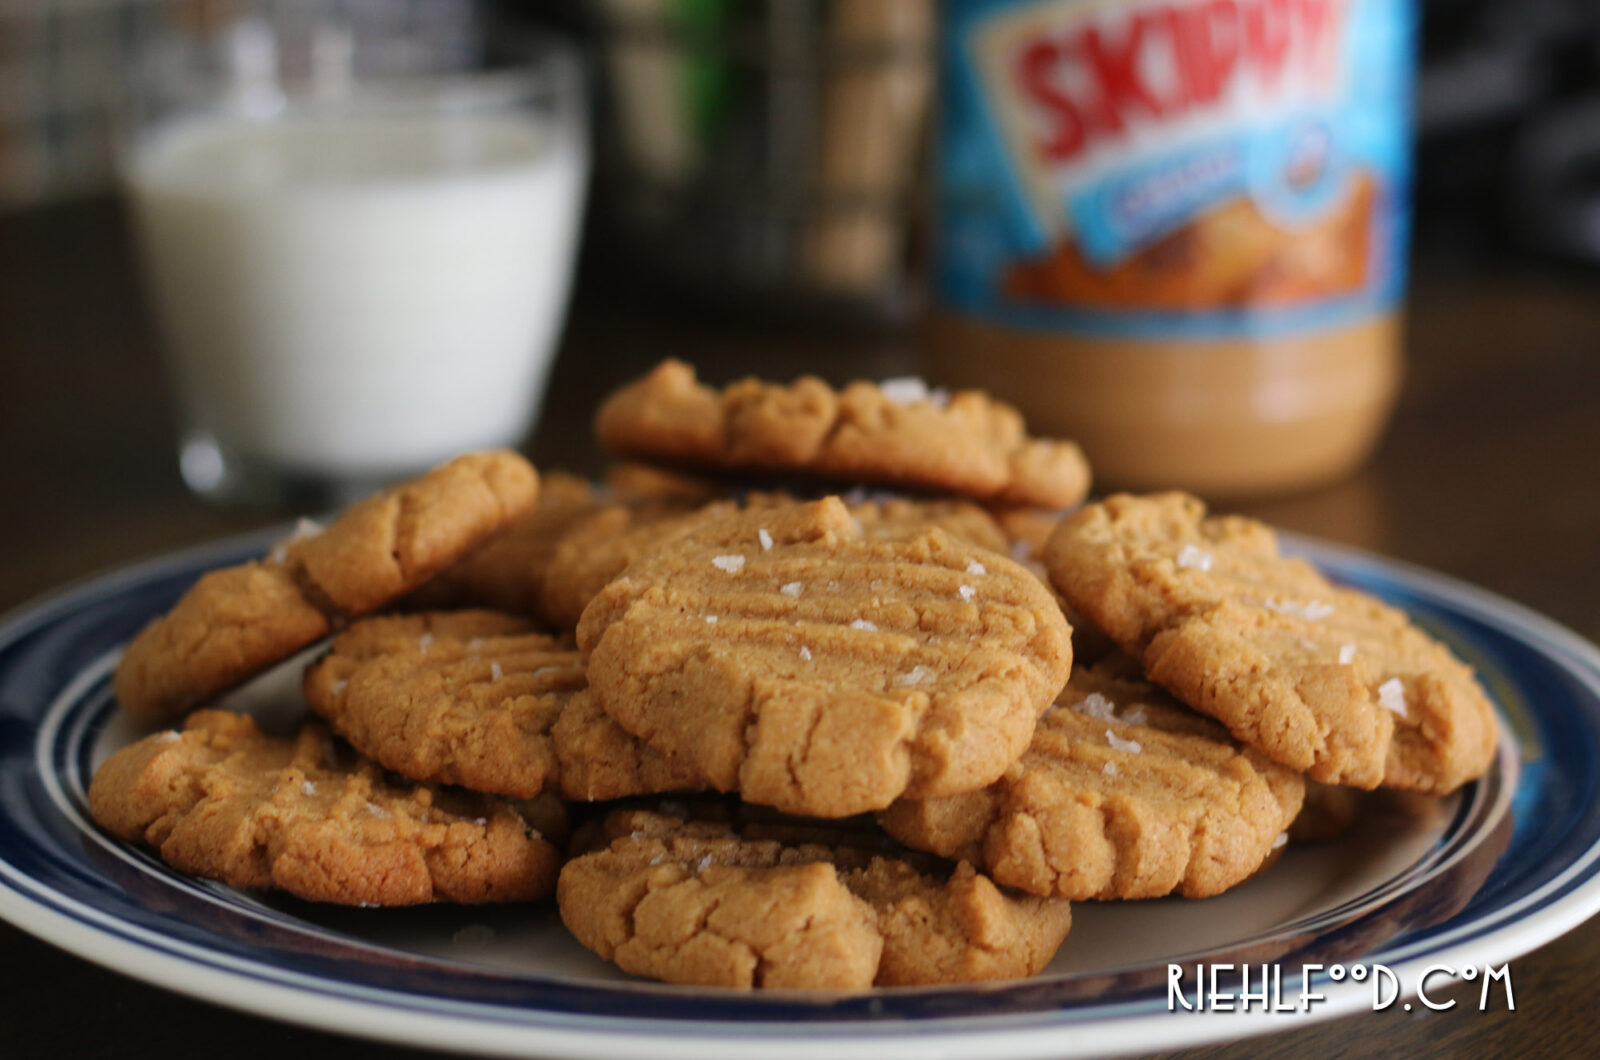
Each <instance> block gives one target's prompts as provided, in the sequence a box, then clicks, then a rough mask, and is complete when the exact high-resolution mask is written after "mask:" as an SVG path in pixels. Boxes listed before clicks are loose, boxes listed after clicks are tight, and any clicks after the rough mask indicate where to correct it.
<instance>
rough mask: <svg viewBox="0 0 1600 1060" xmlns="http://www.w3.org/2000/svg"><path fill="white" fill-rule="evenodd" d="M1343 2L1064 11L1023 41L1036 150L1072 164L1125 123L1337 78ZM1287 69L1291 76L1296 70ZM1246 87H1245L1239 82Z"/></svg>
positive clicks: (1283, 0) (1180, 3) (1018, 54)
mask: <svg viewBox="0 0 1600 1060" xmlns="http://www.w3.org/2000/svg"><path fill="white" fill-rule="evenodd" d="M1344 7H1345V0H1172V2H1160V0H1157V2H1153V3H1148V4H1144V5H1141V6H1140V7H1138V8H1136V9H1134V10H1131V11H1130V10H1128V9H1126V8H1122V9H1117V10H1115V11H1113V12H1111V13H1110V14H1109V15H1108V14H1106V13H1104V12H1094V13H1091V14H1089V15H1085V16H1080V17H1075V18H1074V17H1071V15H1072V14H1074V13H1075V5H1070V4H1064V5H1063V6H1062V9H1061V10H1062V11H1063V12H1064V13H1065V14H1066V15H1067V16H1068V17H1067V18H1064V19H1063V20H1062V21H1061V22H1058V23H1057V24H1055V25H1053V26H1046V27H1045V28H1044V29H1043V30H1042V31H1041V32H1039V33H1038V34H1036V35H1035V36H1033V37H1032V38H1030V39H1026V40H1024V41H1022V42H1021V43H1020V45H1019V46H1018V47H1017V49H1016V51H1015V53H1014V56H1015V58H1014V63H1015V66H1014V76H1015V79H1016V81H1015V83H1016V86H1017V89H1018V90H1019V91H1020V93H1021V95H1022V98H1023V100H1024V102H1025V103H1026V104H1028V106H1029V107H1030V109H1031V110H1032V111H1033V113H1034V119H1035V124H1036V126H1037V128H1038V129H1039V132H1038V133H1037V134H1036V135H1035V137H1034V146H1035V149H1036V150H1037V151H1038V152H1039V154H1040V155H1041V157H1042V158H1043V159H1044V160H1046V161H1048V162H1053V163H1062V162H1067V161H1070V160H1071V159H1073V158H1074V157H1076V156H1077V155H1079V154H1081V153H1082V152H1083V151H1085V150H1087V149H1088V148H1089V147H1090V146H1091V145H1092V144H1094V143H1095V142H1098V141H1116V140H1118V139H1121V138H1123V137H1125V136H1127V135H1128V129H1129V126H1130V124H1132V123H1135V122H1137V123H1142V124H1155V123H1160V122H1165V121H1171V120H1173V119H1175V118H1177V117H1179V116H1182V115H1185V114H1187V113H1190V112H1192V111H1196V110H1202V109H1205V108H1209V107H1217V106H1223V105H1234V104H1230V103H1229V100H1237V99H1239V98H1240V97H1239V96H1238V93H1239V92H1240V91H1244V92H1248V93H1252V94H1253V96H1251V97H1248V98H1263V99H1265V98H1267V97H1270V96H1272V95H1274V94H1276V93H1278V92H1280V91H1282V90H1283V88H1284V86H1285V84H1289V83H1296V84H1301V85H1305V84H1308V83H1313V84H1320V85H1321V86H1323V87H1325V88H1326V87H1332V86H1333V85H1334V83H1335V80H1336V78H1337V76H1338V72H1339V61H1340V58H1341V57H1340V53H1339V48H1340V43H1341V38H1342V31H1343V28H1344V27H1343V24H1342V23H1343V21H1344V19H1343V16H1344ZM1291 71H1293V74H1292V75H1291ZM1241 86H1248V87H1241Z"/></svg>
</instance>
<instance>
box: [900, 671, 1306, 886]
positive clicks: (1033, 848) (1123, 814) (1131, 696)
mask: <svg viewBox="0 0 1600 1060" xmlns="http://www.w3.org/2000/svg"><path fill="white" fill-rule="evenodd" d="M1057 704H1058V705H1057V706H1056V707H1055V708H1054V709H1052V710H1050V711H1049V712H1048V713H1046V714H1045V716H1044V717H1043V718H1041V719H1039V727H1038V729H1037V730H1036V731H1035V733H1034V737H1033V743H1032V744H1030V745H1029V747H1028V750H1027V752H1026V753H1024V754H1023V756H1022V758H1021V760H1020V761H1018V762H1017V764H1016V765H1014V766H1013V767H1012V768H1011V769H1009V770H1008V771H1007V772H1006V775H1005V776H1004V777H1002V778H1001V779H1000V780H998V781H996V782H995V783H994V784H991V785H990V786H989V787H987V788H985V789H984V790H982V791H975V792H971V793H968V794H965V795H953V796H949V797H947V798H943V799H930V800H925V801H911V800H902V801H900V802H897V803H895V804H894V805H893V806H891V807H890V808H889V809H888V810H887V811H885V812H884V813H883V814H881V815H880V818H879V819H880V821H881V822H882V824H883V826H884V828H885V829H886V830H887V831H888V832H889V834H890V835H892V836H894V837H895V838H897V839H899V840H901V841H902V842H904V843H906V844H907V845H909V846H911V847H913V848H915V849H918V850H927V851H931V852H933V853H935V854H939V855H942V856H944V857H951V858H962V859H964V860H968V861H971V862H972V863H973V864H975V865H977V866H978V867H979V868H981V869H983V870H984V871H986V872H988V873H989V874H990V875H991V876H993V877H994V879H995V881H996V882H997V883H1003V884H1008V885H1010V886H1012V887H1017V888H1019V889H1021V890H1024V891H1028V892H1029V893H1032V894H1039V895H1048V896H1054V897H1060V898H1071V899H1088V898H1154V897H1159V896H1161V895H1165V894H1171V893H1173V892H1177V893H1180V894H1183V895H1186V896H1188V897H1191V898H1201V897H1206V896H1208V895H1213V894H1220V893H1221V892H1223V891H1225V890H1227V889H1228V888H1229V887H1232V886H1233V885H1235V884H1237V883H1239V882H1241V881H1242V880H1244V879H1246V878H1247V877H1249V876H1250V875H1251V874H1252V873H1254V872H1255V871H1256V870H1257V869H1258V868H1259V867H1260V866H1261V864H1262V863H1263V861H1265V860H1266V858H1267V857H1268V855H1269V854H1270V853H1271V852H1272V851H1273V850H1274V849H1275V846H1276V845H1278V844H1280V843H1281V838H1280V837H1281V836H1282V834H1283V832H1284V830H1285V829H1287V828H1288V827H1289V823H1290V822H1291V821H1293V820H1294V818H1295V814H1296V813H1298V812H1299V809H1300V800H1301V796H1302V794H1303V792H1304V786H1303V783H1302V780H1301V777H1300V775H1299V774H1297V773H1294V772H1292V771H1290V770H1289V769H1286V768H1285V767H1283V766H1281V765H1278V764H1277V763H1276V762H1273V761H1271V760H1270V759H1267V758H1266V757H1264V756H1262V755H1260V754H1258V753H1256V752H1254V751H1251V750H1248V749H1245V748H1241V747H1239V746H1238V745H1237V744H1235V743H1234V742H1233V740H1231V739H1230V738H1229V737H1228V734H1227V731H1226V730H1225V729H1223V728H1222V726H1220V725H1218V724H1216V723H1215V722H1213V721H1211V720H1210V719H1208V718H1202V717H1200V716H1199V715H1196V714H1194V713H1193V712H1191V711H1189V710H1188V709H1186V708H1184V707H1183V706H1182V705H1181V704H1179V703H1177V702H1176V701H1175V700H1173V699H1171V698H1170V697H1168V696H1167V695H1166V694H1165V693H1162V692H1161V691H1160V690H1158V689H1155V688H1153V687H1152V686H1150V685H1147V684H1144V683H1143V682H1136V681H1129V680H1124V679H1119V678H1115V677H1110V676H1107V675H1106V674H1104V673H1101V672H1097V671H1094V670H1083V669H1078V670H1074V671H1073V674H1072V680H1071V681H1069V682H1068V683H1067V687H1066V690H1065V691H1064V692H1063V693H1062V694H1061V697H1060V698H1059V699H1058V700H1057Z"/></svg>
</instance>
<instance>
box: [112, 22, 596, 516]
mask: <svg viewBox="0 0 1600 1060" xmlns="http://www.w3.org/2000/svg"><path fill="white" fill-rule="evenodd" d="M226 44H227V48H226V51H227V54H226V57H225V58H226V61H224V62H222V63H220V64H219V63H216V62H212V63H211V64H210V65H211V69H212V73H211V74H210V75H207V76H198V75H197V74H196V73H195V69H194V66H195V64H193V63H184V62H179V63H171V62H169V63H167V64H165V65H164V67H159V68H158V72H157V74H156V76H154V78H153V79H152V82H151V85H150V87H149V88H148V90H147V93H146V97H145V106H144V107H143V112H142V113H141V114H140V115H139V118H138V120H137V122H136V123H135V128H134V134H133V136H132V137H131V142H130V143H129V145H128V150H127V151H126V154H125V166H124V170H125V178H126V184H127V188H128V191H129V195H130V198H131V202H132V209H133V216H134V222H135V226H136V229H137V233H138V242H139V247H140V251H141V254H142V257H143V264H144V267H145V274H146V277H147V281H148V283H147V286H148V288H149V292H150V295H151V298H152V300H153V304H154V308H155V311H156V318H157V321H158V324H159V326H160V328H161V332H162V339H163V343H164V346H165V352H166V354H167V361H168V365H169V368H170V372H171V376H172V380H173V384H174V387H175V389H176V393H177V398H178V406H179V409H180V415H181V417H182V424H181V430H182V441H181V453H180V466H181V469H182V473H183V477H184V480H185V481H186V482H187V483H188V484H189V486H190V488H192V489H193V490H194V491H195V492H196V493H198V494H200V495H202V496H204V497H207V498H210V499H216V500H224V501H232V500H245V501H252V502H268V503H296V504H308V503H309V504H319V503H320V504H334V503H341V502H343V501H345V500H347V499H349V498H351V497H353V496H356V495H360V494H362V493H365V492H368V491H370V490H371V489H373V488H374V487H376V486H378V485H381V484H383V483H384V482H387V481H392V480H394V479H396V478H400V477H404V476H406V475H409V474H412V473H414V472H416V471H418V470H421V469H423V468H425V467H428V466H431V465H433V464H435V463H438V462H440V461H442V460H445V459H448V458H450V457H451V456H454V455H456V454H457V453H459V452H462V451H465V450H470V449H479V448H486V447H494V446H505V445H515V444H517V443H518V442H519V441H521V440H522V439H523V438H524V437H525V436H526V434H527V432H528V430H529V428H530V427H531V425H532V422H533V418H534V415H535V413H536V411H537V408H538V406H539V403H540V400H541V398H542V395H543V389H544V384H545V380H546V376H547V374H548V369H549V364H550V360H551V358H552V355H553V353H554V348H555V344H556V341H557V338H558V336H559V332H560V327H561V322H562V318H563V316H564V313H565V307H566V302H567V296H568V289H569V284H570V278H571V274H572V267H573V261H574V256H575V251H576V243H577V236H578V229H579V222H580V217H581V214H582V208H583V199H584V189H585V185H586V182H587V176H588V169H589V150H588V139H587V121H586V106H585V100H584V97H583V84H582V77H581V70H580V64H579V61H578V58H577V56H576V54H575V53H574V52H573V50H572V49H571V48H570V47H569V46H567V45H565V44H563V43H562V42H560V41H558V40H555V39H550V38H541V39H538V40H533V41H527V40H523V41H521V42H519V45H518V49H517V59H516V61H515V62H513V63H510V64H503V65H497V66H492V67H485V68H481V69H470V70H457V71H451V72H431V73H430V72H422V73H417V72H413V73H407V74H405V75H402V76H387V75H385V76H376V75H367V74H365V73H364V72H363V71H362V69H361V67H360V65H359V64H357V63H354V62H352V61H351V55H352V53H353V49H352V48H351V42H350V40H349V38H348V36H347V35H345V34H342V33H340V32H337V31H330V32H328V33H326V34H324V35H323V37H321V38H319V39H318V40H315V41H313V44H314V45H315V46H314V47H312V48H311V50H310V53H309V59H308V61H307V62H304V63H302V64H300V65H301V66H302V69H301V70H300V72H299V74H298V75H295V76H288V75H285V74H284V73H283V71H284V70H285V69H289V68H292V66H293V65H294V64H291V63H289V62H286V61H285V57H284V56H283V55H282V54H280V53H279V52H278V51H277V48H276V42H275V41H274V39H273V35H272V32H271V30H270V29H268V28H267V27H265V26H264V25H261V24H250V23H245V24H243V25H241V26H239V27H235V30H234V32H232V33H230V34H229V35H228V36H227V39H226Z"/></svg>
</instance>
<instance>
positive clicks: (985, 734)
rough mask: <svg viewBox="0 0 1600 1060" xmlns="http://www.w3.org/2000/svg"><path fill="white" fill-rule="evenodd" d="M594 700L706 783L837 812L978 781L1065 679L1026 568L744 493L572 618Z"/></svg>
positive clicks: (843, 513)
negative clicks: (757, 503)
mask: <svg viewBox="0 0 1600 1060" xmlns="http://www.w3.org/2000/svg"><path fill="white" fill-rule="evenodd" d="M578 646H579V647H580V648H582V649H583V650H585V651H587V652H589V653H590V654H589V685H590V688H591V690H592V691H593V694H594V696H595V699H596V700H597V701H598V702H599V704H600V706H601V707H602V708H603V709H604V710H605V712H606V713H607V714H609V715H610V716H611V717H613V718H615V719H616V720H617V722H618V723H619V724H621V725H622V727H623V728H624V729H627V730H628V731H629V732H631V733H633V734H634V735H636V736H638V737H640V738H641V739H643V740H644V741H645V742H646V743H648V744H650V745H651V746H653V747H655V748H657V749H658V750H660V751H662V752H663V753H665V754H666V755H668V756H669V757H670V758H673V759H675V760H679V761H684V762H687V763H689V764H691V766H692V767H693V768H694V770H695V771H696V772H697V773H698V774H699V775H701V776H704V777H705V778H706V779H707V780H708V781H709V782H710V784H711V785H712V786H713V787H715V788H717V789H718V790H720V791H735V790H736V791H739V792H740V793H742V795H743V796H744V798H746V799H747V800H749V801H751V802H757V803H762V804H765V805H770V806H775V807H777V808H779V809H782V810H785V811H787V812H791V813H799V814H806V815H810V816H818V817H841V816H847V815H849V814H854V813H861V812H864V811H867V810H874V809H882V808H883V807H885V806H887V805H888V804H889V803H890V802H892V801H893V800H894V799H895V798H898V797H900V796H901V795H916V796H920V797H924V798H928V797H933V796H936V795H942V794H953V793H955V792H959V791H969V790H972V789H974V788H979V787H982V786H984V785H985V784H988V783H990V782H991V781H993V780H994V779H996V778H997V777H999V775H1000V774H1001V773H1002V772H1004V770H1005V768H1006V766H1007V765H1009V764H1010V763H1011V762H1012V761H1014V760H1015V759H1016V758H1017V756H1018V755H1020V754H1021V753H1022V751H1023V749H1024V748H1025V747H1026V746H1027V744H1028V740H1029V739H1030V738H1031V737H1032V734H1033V727H1034V722H1035V720H1036V719H1037V718H1038V716H1039V715H1040V714H1041V713H1043V712H1044V710H1045V709H1046V708H1047V707H1048V706H1049V705H1050V702H1051V701H1052V700H1053V699H1054V698H1055V695H1056V693H1057V692H1059V691H1060V689H1061V686H1062V685H1063V684H1065V682H1066V677H1067V673H1068V671H1069V669H1070V666H1071V661H1072V660H1071V645H1070V630H1069V629H1068V627H1067V623H1066V621H1065V620H1064V619H1063V618H1062V617H1061V611H1060V608H1058V607H1057V606H1056V604H1055V601H1054V600H1052V599H1051V597H1050V594H1049V592H1048V590H1046V589H1045V587H1044V586H1043V585H1042V584H1040V582H1039V580H1038V579H1037V578H1035V577H1034V576H1033V575H1031V574H1029V573H1028V572H1027V571H1026V570H1023V569H1022V568H1020V567H1018V566H1017V565H1016V564H1014V563H1012V562H1011V561H1010V560H1008V559H1005V558H1004V557H1002V556H999V555H997V554H995V553H992V552H989V551H987V550H985V549H980V548H977V547H975V546H972V545H969V544H967V543H965V542H961V541H957V540H956V539H954V538H952V537H951V536H950V535H948V534H946V533H944V532H943V531H941V530H937V529H934V530H927V531H923V532H921V533H916V534H911V535H907V536H904V537H883V538H868V537H865V536H863V534H862V530H861V528H860V525H859V524H858V523H857V522H856V520H855V519H854V518H852V517H851V515H850V513H849V511H848V510H847V509H846V508H845V506H844V504H843V503H842V502H841V501H839V499H838V498H834V497H830V498H826V499H824V500H821V501H816V502H813V503H810V504H805V505H798V506H794V507H788V508H782V509H777V510H773V511H756V512H744V513H741V514H739V515H736V516H731V517H729V518H727V519H724V520H719V521H717V522H715V523H710V524H707V525H706V526H703V527H701V528H699V529H697V530H695V531H693V532H691V533H688V534H685V535H683V536H681V537H679V538H677V539H676V540H675V541H673V542H671V543H670V544H668V545H667V546H664V547H663V548H661V549H659V550H657V551H656V552H654V553H652V554H651V555H649V556H646V557H644V558H643V559H640V560H638V561H637V562H635V563H633V564H632V565H631V566H630V567H629V568H628V569H627V571H626V572H625V573H624V574H623V575H622V576H621V577H619V578H617V579H616V580H615V581H613V582H612V583H611V584H610V585H608V586H606V588H605V589H604V590H603V591H602V592H601V593H600V595H599V596H597V597H596V598H595V599H594V602H593V603H591V604H590V605H589V607H588V609H587V610H586V611H585V612H584V614H583V619H582V621H581V622H580V623H579V626H578Z"/></svg>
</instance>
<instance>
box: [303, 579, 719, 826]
mask: <svg viewBox="0 0 1600 1060" xmlns="http://www.w3.org/2000/svg"><path fill="white" fill-rule="evenodd" d="M586 684H587V682H586V681H585V678H584V662H583V657H582V656H581V655H579V654H578V652H576V651H574V650H573V649H572V648H571V647H570V645H569V644H565V643H563V642H561V641H559V640H557V639H556V638H553V637H549V636H545V635H543V634H541V633H537V632H535V631H534V627H533V625H532V624H531V623H530V622H528V621H527V620H526V619H522V618H517V617H514V616H511V615H503V614H499V613H497V612H493V611H451V612H431V613H426V614H420V615H388V616H380V617H377V618H368V619H364V620H362V621H360V622H357V623H356V624H355V625H353V626H351V627H350V628H349V629H348V630H346V631H345V632H344V633H342V634H340V635H339V637H338V638H337V639H335V640H334V642H333V647H332V650H331V651H330V652H329V653H328V654H327V655H326V656H324V657H323V658H322V659H321V660H319V661H318V662H316V663H315V664H313V665H312V666H310V667H308V668H307V670H306V675H305V693H306V699H307V700H308V701H309V702H310V703H311V705H312V707H313V708H315V709H316V711H317V712H318V713H319V714H321V715H322V716H323V717H324V718H326V719H327V720H328V721H329V722H330V723H331V724H332V725H333V727H334V729H335V730H336V731H337V732H338V733H339V734H340V735H341V736H343V737H344V738H345V739H346V740H348V741H350V744H351V745H352V746H353V747H355V749H356V750H357V751H360V752H361V753H362V754H364V755H366V756H368V757H369V758H372V759H373V760H375V761H377V762H378V763H380V764H381V765H383V766H384V767H385V768H387V769H392V770H394V771H395V772H396V773H399V774H401V775H402V776H405V777H409V778H410V779H412V780H418V781H427V782H429V783H436V784H457V785H460V786H462V787H465V788H470V789H472V790H473V791H480V792H485V793H487V794H491V795H505V796H509V797H512V798H518V799H531V798H533V797H534V796H535V795H538V794H539V793H540V792H542V791H559V792H560V793H561V794H562V795H564V796H565V797H567V798H573V799H583V800H592V799H619V798H625V797H627V796H629V795H648V794H654V793H657V792H666V791H685V790H689V791H693V790H696V789H699V788H702V787H704V786H705V785H704V783H703V782H701V781H699V780H698V779H697V778H696V777H695V776H694V775H693V774H692V773H691V772H689V771H688V770H687V769H681V768H673V766H672V765H671V764H670V763H668V762H667V761H666V759H665V758H663V757H662V755H661V754H660V753H659V752H656V751H654V750H652V749H650V748H648V747H646V746H645V745H643V744H642V743H640V742H639V741H638V740H637V739H635V738H634V737H632V736H630V735H628V733H626V732H624V731H623V730H622V729H621V728H619V727H618V726H617V723H616V722H614V721H612V720H611V719H610V718H608V717H606V715H605V714H604V713H603V712H602V711H600V709H599V708H598V707H596V706H594V705H593V704H592V702H590V700H589V698H588V696H587V695H586V694H585V693H584V691H583V690H584V688H585V687H586Z"/></svg>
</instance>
